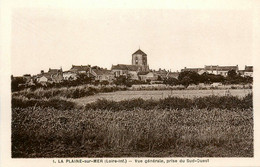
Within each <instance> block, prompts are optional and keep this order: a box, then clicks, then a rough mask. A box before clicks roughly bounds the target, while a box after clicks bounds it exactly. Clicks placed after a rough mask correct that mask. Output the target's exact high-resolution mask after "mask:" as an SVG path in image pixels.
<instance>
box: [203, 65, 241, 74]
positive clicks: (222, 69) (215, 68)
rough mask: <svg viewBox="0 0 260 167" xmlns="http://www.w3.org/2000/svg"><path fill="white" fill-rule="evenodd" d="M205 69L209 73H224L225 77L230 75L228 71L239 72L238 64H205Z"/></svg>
mask: <svg viewBox="0 0 260 167" xmlns="http://www.w3.org/2000/svg"><path fill="white" fill-rule="evenodd" d="M205 70H206V72H207V73H208V74H215V75H222V76H224V77H227V76H228V71H230V70H235V71H236V72H238V65H236V66H218V65H214V66H213V65H210V66H207V65H206V66H205Z"/></svg>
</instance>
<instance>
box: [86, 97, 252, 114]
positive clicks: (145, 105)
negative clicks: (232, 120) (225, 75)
mask: <svg viewBox="0 0 260 167" xmlns="http://www.w3.org/2000/svg"><path fill="white" fill-rule="evenodd" d="M252 107H253V97H252V94H249V95H247V96H246V97H244V98H242V99H241V98H239V97H236V96H206V97H196V98H194V99H188V98H179V97H168V98H165V99H160V100H152V99H151V100H143V99H141V98H138V99H131V100H123V101H120V102H116V101H110V100H106V99H99V100H98V101H97V102H94V103H90V104H86V105H85V109H86V110H89V109H93V110H111V111H122V110H126V111H129V110H135V109H136V108H141V109H145V110H151V109H155V108H156V109H192V108H198V109H209V110H211V109H214V108H219V109H235V108H236V109H248V108H252Z"/></svg>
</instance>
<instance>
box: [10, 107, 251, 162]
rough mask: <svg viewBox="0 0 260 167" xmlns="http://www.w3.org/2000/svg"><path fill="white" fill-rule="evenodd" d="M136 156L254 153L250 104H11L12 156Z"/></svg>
mask: <svg viewBox="0 0 260 167" xmlns="http://www.w3.org/2000/svg"><path fill="white" fill-rule="evenodd" d="M139 156H140V157H253V112H252V109H246V110H243V109H231V110H227V109H212V110H207V109H197V108H194V109H182V110H176V109H173V110H158V109H151V110H148V111H146V110H143V109H136V110H133V111H131V112H126V111H118V112H113V111H110V110H96V111H94V110H91V109H90V110H86V111H84V110H77V109H74V110H57V109H53V108H42V107H36V108H32V107H29V108H24V109H18V108H14V109H13V112H12V157H13V158H32V157H139Z"/></svg>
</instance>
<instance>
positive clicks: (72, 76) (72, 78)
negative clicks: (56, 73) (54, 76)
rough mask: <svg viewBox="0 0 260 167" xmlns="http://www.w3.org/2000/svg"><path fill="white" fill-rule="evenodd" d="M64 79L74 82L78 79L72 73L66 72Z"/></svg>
mask: <svg viewBox="0 0 260 167" xmlns="http://www.w3.org/2000/svg"><path fill="white" fill-rule="evenodd" d="M63 79H64V80H69V81H73V80H76V79H77V74H76V73H75V72H71V71H64V72H63Z"/></svg>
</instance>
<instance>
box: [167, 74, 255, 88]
mask: <svg viewBox="0 0 260 167" xmlns="http://www.w3.org/2000/svg"><path fill="white" fill-rule="evenodd" d="M214 82H219V83H222V84H251V83H253V77H249V76H245V77H242V76H241V75H239V74H237V73H236V71H235V70H230V71H229V72H228V75H227V77H224V76H222V75H215V74H208V73H203V74H202V75H199V74H198V73H197V72H194V71H184V72H181V73H180V74H179V76H178V79H176V78H168V79H165V80H164V83H165V84H168V85H184V86H185V87H188V86H189V85H190V84H195V85H198V84H199V83H204V84H212V83H214Z"/></svg>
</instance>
